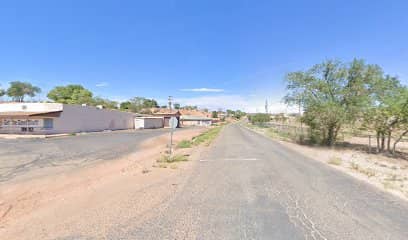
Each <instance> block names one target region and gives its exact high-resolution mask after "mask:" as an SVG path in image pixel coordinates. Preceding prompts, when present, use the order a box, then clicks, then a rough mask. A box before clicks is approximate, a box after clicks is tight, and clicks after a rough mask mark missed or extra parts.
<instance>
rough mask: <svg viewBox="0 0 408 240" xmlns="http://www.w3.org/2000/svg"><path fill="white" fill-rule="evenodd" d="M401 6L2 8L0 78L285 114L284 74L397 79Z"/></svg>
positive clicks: (405, 68)
mask: <svg viewBox="0 0 408 240" xmlns="http://www.w3.org/2000/svg"><path fill="white" fill-rule="evenodd" d="M407 12H408V3H407V1H375V0H370V1H368V0H367V1H358V0H357V1H346V0H343V1H314V0H308V1H306V0H305V1H293V0H286V1H239V0H233V1H221V0H217V1H210V0H205V1H170V0H163V1H154V0H153V1H137V0H133V1H113V0H112V1H102V0H98V1H93V0H87V1H62V0H61V1H41V0H39V1H18V0H17V1H3V2H2V3H1V7H0V31H1V34H0V83H1V85H2V87H7V84H8V82H10V81H13V80H20V81H29V82H32V83H33V84H35V85H38V86H40V87H41V88H42V89H43V92H44V94H42V96H40V98H41V99H45V93H46V92H47V91H48V90H50V89H51V88H53V87H54V86H57V85H65V84H69V83H79V84H82V85H84V86H85V87H86V88H89V89H91V90H92V91H93V92H94V93H95V95H97V96H101V97H108V98H112V99H115V100H125V99H128V98H130V97H132V96H145V97H151V98H156V99H158V100H159V101H160V102H161V103H164V102H165V100H166V98H167V96H168V95H172V96H174V98H175V100H176V101H178V102H181V103H182V104H194V105H198V106H200V107H210V108H218V107H223V108H241V109H244V110H246V111H252V112H253V111H257V110H258V111H263V108H264V107H263V106H264V101H265V99H266V98H267V99H268V101H269V102H270V104H271V107H270V108H271V110H272V111H285V110H286V109H285V107H284V106H282V103H280V99H281V97H282V96H283V95H284V94H285V92H284V90H285V84H284V81H283V78H284V75H285V74H286V73H288V72H290V71H295V70H302V69H306V68H308V67H310V66H311V65H313V64H315V63H319V62H321V61H323V60H325V59H328V58H338V59H340V60H344V61H350V60H352V59H353V58H355V57H357V58H364V59H366V60H367V62H368V63H376V64H379V65H381V66H382V67H383V69H384V70H385V72H387V73H389V74H392V75H398V76H399V77H400V78H401V79H402V81H403V82H404V83H405V84H406V83H408V27H407V26H408V14H407Z"/></svg>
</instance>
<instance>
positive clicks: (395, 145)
mask: <svg viewBox="0 0 408 240" xmlns="http://www.w3.org/2000/svg"><path fill="white" fill-rule="evenodd" d="M407 134H408V130H405V132H403V133H402V134H401V135H400V136H399V137H398V139H397V140H395V142H394V145H393V146H392V154H395V149H396V147H397V144H398V143H399V142H400V141H401V140H402V138H403V137H404V136H405V135H407Z"/></svg>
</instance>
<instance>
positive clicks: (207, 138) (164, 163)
mask: <svg viewBox="0 0 408 240" xmlns="http://www.w3.org/2000/svg"><path fill="white" fill-rule="evenodd" d="M223 126H224V125H220V126H214V127H212V128H210V129H209V130H207V131H205V132H203V133H201V134H200V135H198V136H196V137H193V138H192V139H191V140H186V139H185V140H182V141H180V142H179V143H178V144H177V148H176V153H174V154H173V155H170V154H168V153H167V154H164V155H161V156H160V158H159V159H158V160H157V161H156V162H157V164H155V165H153V167H159V168H171V169H176V168H177V164H176V163H178V162H186V161H188V156H189V154H185V153H180V152H179V153H178V152H177V149H179V150H182V149H188V148H192V147H194V146H200V145H204V146H209V145H210V144H211V142H212V141H213V140H214V139H215V138H216V137H217V136H218V134H219V133H220V131H221V129H222V127H223Z"/></svg>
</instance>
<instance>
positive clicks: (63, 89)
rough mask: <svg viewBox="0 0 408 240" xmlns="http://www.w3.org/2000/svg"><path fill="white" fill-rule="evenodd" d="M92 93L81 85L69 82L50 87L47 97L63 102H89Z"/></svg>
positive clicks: (91, 101)
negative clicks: (68, 83) (65, 84)
mask: <svg viewBox="0 0 408 240" xmlns="http://www.w3.org/2000/svg"><path fill="white" fill-rule="evenodd" d="M92 96H93V94H92V92H91V91H89V90H88V89H86V88H84V87H83V86H81V85H75V84H70V85H67V86H58V87H55V88H54V89H52V90H51V91H50V92H49V93H48V94H47V97H48V98H49V99H51V100H53V101H55V102H57V103H64V104H91V105H92V103H93V98H92Z"/></svg>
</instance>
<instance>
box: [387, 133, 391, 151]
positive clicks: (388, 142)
mask: <svg viewBox="0 0 408 240" xmlns="http://www.w3.org/2000/svg"><path fill="white" fill-rule="evenodd" d="M391 133H392V131H391V130H388V136H387V151H388V152H391Z"/></svg>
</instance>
